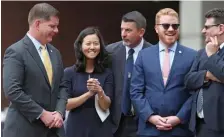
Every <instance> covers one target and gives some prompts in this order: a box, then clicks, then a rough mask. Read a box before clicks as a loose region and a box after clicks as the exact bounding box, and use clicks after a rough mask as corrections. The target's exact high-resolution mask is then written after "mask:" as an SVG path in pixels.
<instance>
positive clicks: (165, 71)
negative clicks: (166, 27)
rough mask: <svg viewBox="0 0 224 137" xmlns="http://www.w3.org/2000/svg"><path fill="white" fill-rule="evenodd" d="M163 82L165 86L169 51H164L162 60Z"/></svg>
mask: <svg viewBox="0 0 224 137" xmlns="http://www.w3.org/2000/svg"><path fill="white" fill-rule="evenodd" d="M162 73H163V82H164V85H166V82H167V79H168V76H169V73H170V56H169V49H167V48H166V49H165V54H164V59H163V69H162Z"/></svg>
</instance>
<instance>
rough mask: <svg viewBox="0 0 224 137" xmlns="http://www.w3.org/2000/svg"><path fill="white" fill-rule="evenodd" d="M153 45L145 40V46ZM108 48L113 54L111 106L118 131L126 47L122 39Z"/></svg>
mask: <svg viewBox="0 0 224 137" xmlns="http://www.w3.org/2000/svg"><path fill="white" fill-rule="evenodd" d="M149 46H151V44H150V43H148V42H146V41H144V44H143V48H147V47H149ZM106 50H107V51H108V52H109V53H110V54H111V56H110V57H111V59H112V71H113V75H114V83H115V90H114V92H115V93H114V100H113V102H112V106H111V116H112V121H113V123H114V128H113V131H114V132H116V130H117V128H118V126H119V123H120V119H121V113H122V112H121V102H122V101H121V100H122V94H123V93H122V92H123V85H124V73H125V62H126V49H125V46H124V45H123V42H122V41H119V42H116V43H112V44H110V45H108V46H107V47H106Z"/></svg>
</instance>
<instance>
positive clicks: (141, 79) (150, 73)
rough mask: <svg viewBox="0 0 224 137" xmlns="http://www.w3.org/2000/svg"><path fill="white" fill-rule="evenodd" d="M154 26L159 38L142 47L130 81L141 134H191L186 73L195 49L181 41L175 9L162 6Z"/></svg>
mask: <svg viewBox="0 0 224 137" xmlns="http://www.w3.org/2000/svg"><path fill="white" fill-rule="evenodd" d="M155 20H156V21H155V30H156V33H157V34H158V37H159V42H158V44H157V45H155V46H151V47H149V48H146V49H144V50H142V51H140V53H139V56H138V58H137V61H136V64H135V67H134V70H133V75H132V81H131V89H130V95H131V99H132V103H133V105H134V107H135V108H136V111H137V113H138V114H139V117H140V118H139V126H138V135H139V137H191V136H192V135H193V133H192V132H190V131H189V130H188V122H189V118H190V110H191V103H192V98H191V94H190V92H189V90H187V89H186V88H185V87H184V76H185V74H187V73H188V71H189V70H190V68H191V65H192V63H193V60H194V57H195V55H196V51H194V50H192V49H190V48H187V47H185V46H182V45H180V44H179V43H178V42H177V39H178V36H179V19H178V14H177V12H176V11H174V10H173V9H170V8H165V9H161V10H160V11H159V12H158V13H157V14H156V19H155Z"/></svg>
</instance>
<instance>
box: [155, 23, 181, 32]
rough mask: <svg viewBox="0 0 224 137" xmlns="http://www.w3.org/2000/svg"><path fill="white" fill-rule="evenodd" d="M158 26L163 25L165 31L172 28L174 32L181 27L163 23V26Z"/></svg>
mask: <svg viewBox="0 0 224 137" xmlns="http://www.w3.org/2000/svg"><path fill="white" fill-rule="evenodd" d="M156 25H162V26H163V28H164V29H165V30H168V29H169V28H170V26H171V27H172V28H173V29H174V30H177V29H178V28H179V26H180V24H168V23H163V24H156Z"/></svg>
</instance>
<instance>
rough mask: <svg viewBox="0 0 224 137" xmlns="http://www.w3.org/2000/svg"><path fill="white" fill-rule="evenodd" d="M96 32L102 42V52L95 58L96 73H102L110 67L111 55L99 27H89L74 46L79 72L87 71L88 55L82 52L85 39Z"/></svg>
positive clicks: (81, 33)
mask: <svg viewBox="0 0 224 137" xmlns="http://www.w3.org/2000/svg"><path fill="white" fill-rule="evenodd" d="M92 34H96V35H97V36H98V38H99V42H100V53H99V54H98V55H97V56H96V58H95V64H94V72H95V73H102V72H103V71H104V69H105V68H108V67H109V59H108V57H109V55H108V52H107V51H106V49H105V45H104V40H103V37H102V35H101V33H100V31H99V29H98V28H97V27H87V28H85V29H84V30H82V31H81V32H80V34H79V36H78V37H77V39H76V41H75V44H74V48H75V57H76V68H75V69H76V71H77V72H85V70H86V57H85V55H84V54H83V52H82V43H83V39H84V38H85V37H86V36H87V35H92Z"/></svg>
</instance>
